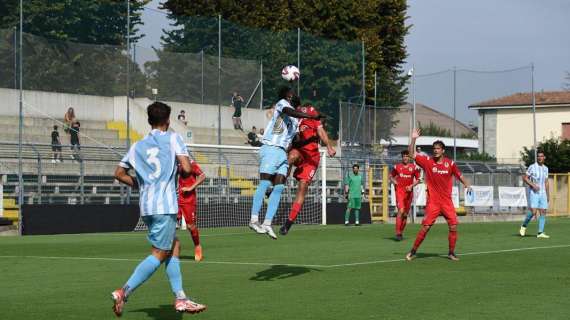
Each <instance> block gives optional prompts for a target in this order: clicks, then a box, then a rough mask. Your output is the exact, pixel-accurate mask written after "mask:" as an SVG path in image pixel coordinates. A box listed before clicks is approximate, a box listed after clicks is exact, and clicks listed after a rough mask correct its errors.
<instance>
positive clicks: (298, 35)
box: [297, 28, 301, 96]
mask: <svg viewBox="0 0 570 320" xmlns="http://www.w3.org/2000/svg"><path fill="white" fill-rule="evenodd" d="M297 68H299V73H300V72H301V28H297ZM297 95H298V96H301V77H299V79H297Z"/></svg>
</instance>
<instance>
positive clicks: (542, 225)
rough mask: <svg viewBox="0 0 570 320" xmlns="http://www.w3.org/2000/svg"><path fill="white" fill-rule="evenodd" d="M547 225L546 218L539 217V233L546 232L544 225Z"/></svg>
mask: <svg viewBox="0 0 570 320" xmlns="http://www.w3.org/2000/svg"><path fill="white" fill-rule="evenodd" d="M545 224H546V216H539V217H538V233H543V232H544V225H545Z"/></svg>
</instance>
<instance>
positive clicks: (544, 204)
mask: <svg viewBox="0 0 570 320" xmlns="http://www.w3.org/2000/svg"><path fill="white" fill-rule="evenodd" d="M528 202H529V206H530V208H531V209H544V210H546V209H548V199H547V198H546V193H536V192H532V191H530V192H529V194H528Z"/></svg>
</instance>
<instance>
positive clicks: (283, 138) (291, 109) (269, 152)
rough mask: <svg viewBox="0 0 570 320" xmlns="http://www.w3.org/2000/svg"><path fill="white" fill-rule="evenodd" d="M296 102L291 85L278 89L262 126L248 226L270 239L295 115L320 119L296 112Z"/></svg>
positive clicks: (294, 129) (294, 131) (274, 237)
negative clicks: (263, 208) (261, 214)
mask: <svg viewBox="0 0 570 320" xmlns="http://www.w3.org/2000/svg"><path fill="white" fill-rule="evenodd" d="M299 104H300V101H299V98H298V97H296V96H295V95H294V92H293V90H292V89H291V88H288V87H283V88H281V89H280V90H279V101H278V102H277V104H276V105H275V110H274V111H273V117H272V118H271V120H270V121H269V123H268V124H267V127H266V128H265V134H264V135H263V146H262V147H261V148H260V149H259V185H258V186H257V189H256V190H255V194H254V196H253V205H252V207H251V220H250V223H249V227H250V228H251V229H252V230H254V231H255V232H257V233H260V234H267V235H268V236H269V237H270V238H272V239H277V235H276V234H275V232H274V231H273V229H272V228H271V222H272V220H273V217H274V216H275V213H276V212H277V208H278V207H279V201H280V198H281V193H282V192H283V189H284V188H285V179H286V175H287V169H288V163H287V149H289V145H290V144H291V141H292V140H293V137H294V136H295V134H296V133H297V127H298V125H299V121H298V120H297V119H296V118H309V119H320V118H321V116H320V115H309V114H306V113H302V112H299V111H296V110H295V108H296V107H297V106H299ZM271 185H273V190H272V191H271V195H270V196H269V204H268V205H267V212H266V213H265V220H264V221H263V224H261V225H260V224H259V211H260V210H261V206H262V205H263V199H264V198H265V191H266V190H267V189H268V188H269V187H270V186H271Z"/></svg>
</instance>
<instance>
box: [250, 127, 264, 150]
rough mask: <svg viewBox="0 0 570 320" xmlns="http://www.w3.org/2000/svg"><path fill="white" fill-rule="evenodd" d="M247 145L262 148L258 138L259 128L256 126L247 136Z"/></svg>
mask: <svg viewBox="0 0 570 320" xmlns="http://www.w3.org/2000/svg"><path fill="white" fill-rule="evenodd" d="M247 143H248V144H249V145H251V146H252V147H261V141H259V140H258V138H257V128H256V127H255V126H254V127H253V128H251V131H250V132H249V133H248V134H247Z"/></svg>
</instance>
